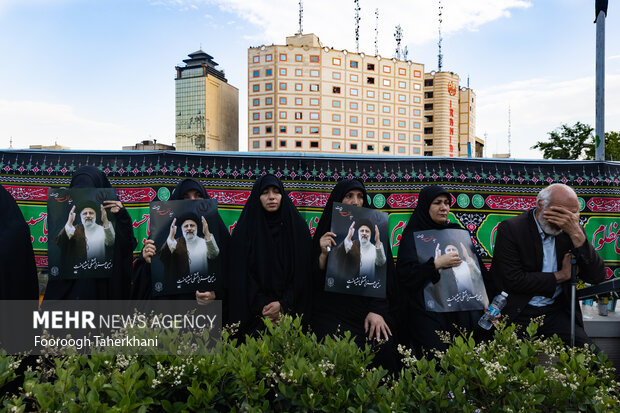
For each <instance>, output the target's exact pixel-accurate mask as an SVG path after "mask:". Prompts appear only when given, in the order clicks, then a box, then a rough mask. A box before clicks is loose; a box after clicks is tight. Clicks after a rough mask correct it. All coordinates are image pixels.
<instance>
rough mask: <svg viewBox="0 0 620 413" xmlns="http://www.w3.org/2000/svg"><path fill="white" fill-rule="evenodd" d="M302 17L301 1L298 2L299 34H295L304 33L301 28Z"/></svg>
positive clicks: (302, 4) (302, 7) (302, 5)
mask: <svg viewBox="0 0 620 413" xmlns="http://www.w3.org/2000/svg"><path fill="white" fill-rule="evenodd" d="M303 17H304V3H303V0H299V33H297V34H302V33H303V32H304V31H303V26H302V21H303Z"/></svg>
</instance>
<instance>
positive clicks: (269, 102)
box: [265, 98, 273, 105]
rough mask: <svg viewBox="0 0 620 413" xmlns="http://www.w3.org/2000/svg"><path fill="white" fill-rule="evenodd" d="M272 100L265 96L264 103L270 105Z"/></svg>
mask: <svg viewBox="0 0 620 413" xmlns="http://www.w3.org/2000/svg"><path fill="white" fill-rule="evenodd" d="M272 103H273V100H272V99H271V98H265V105H271V104H272Z"/></svg>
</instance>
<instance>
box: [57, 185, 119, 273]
mask: <svg viewBox="0 0 620 413" xmlns="http://www.w3.org/2000/svg"><path fill="white" fill-rule="evenodd" d="M119 205H120V201H118V198H117V196H116V192H115V190H114V189H112V188H88V189H86V188H81V189H66V188H59V189H55V188H54V189H50V190H49V191H48V194H47V208H48V214H49V215H48V227H49V238H48V255H49V266H50V279H77V278H109V277H110V276H111V275H112V273H111V271H112V263H113V258H114V243H115V230H114V214H113V213H111V212H113V211H112V209H113V208H114V209H118V208H119Z"/></svg>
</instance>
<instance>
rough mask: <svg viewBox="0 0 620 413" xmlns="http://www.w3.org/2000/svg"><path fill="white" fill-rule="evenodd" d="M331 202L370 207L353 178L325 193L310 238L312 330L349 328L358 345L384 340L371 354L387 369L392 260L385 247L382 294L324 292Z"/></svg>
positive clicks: (331, 237)
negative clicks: (370, 295) (382, 295)
mask: <svg viewBox="0 0 620 413" xmlns="http://www.w3.org/2000/svg"><path fill="white" fill-rule="evenodd" d="M334 202H341V203H343V204H348V205H355V206H358V207H364V208H370V205H369V204H368V197H367V196H366V188H365V187H364V184H363V183H362V182H360V181H358V180H357V179H345V180H343V181H340V182H338V184H337V185H336V186H335V187H334V189H333V190H332V193H331V194H330V195H329V199H328V200H327V204H325V208H324V209H323V214H322V215H321V219H320V221H319V223H318V225H317V227H316V231H315V233H314V237H313V239H312V265H313V276H312V277H313V287H314V288H313V290H314V299H313V306H312V320H311V326H312V330H313V331H314V332H315V333H316V335H317V337H319V338H322V337H324V336H326V335H328V334H336V333H337V332H338V331H340V333H342V332H344V331H347V330H348V331H350V332H351V334H352V335H353V336H354V337H355V341H356V343H357V344H358V345H360V346H363V345H364V344H365V342H366V337H368V338H369V339H371V340H372V339H381V340H388V342H387V343H386V344H384V345H382V346H381V347H380V348H379V349H378V352H377V354H376V356H375V361H376V363H377V364H381V365H383V367H385V368H386V369H389V370H390V371H395V369H396V353H395V349H396V347H395V344H394V341H395V340H394V338H393V336H392V334H393V333H394V332H395V326H394V323H393V317H392V312H393V311H392V308H391V307H390V304H394V302H393V301H392V302H390V300H391V299H392V298H393V296H394V292H395V285H394V271H395V270H394V260H393V258H392V253H391V252H390V250H389V249H388V251H387V254H386V258H387V269H386V283H387V285H386V298H374V297H362V296H357V295H351V294H340V293H333V292H325V291H324V286H325V270H326V268H327V256H328V254H329V251H328V247H329V248H330V249H332V248H335V247H336V242H335V238H336V234H334V233H333V232H330V228H331V221H332V212H333V205H334Z"/></svg>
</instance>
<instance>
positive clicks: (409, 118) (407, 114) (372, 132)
mask: <svg viewBox="0 0 620 413" xmlns="http://www.w3.org/2000/svg"><path fill="white" fill-rule="evenodd" d="M444 73H446V74H448V73H447V72H440V73H438V74H434V75H433V81H434V80H435V79H434V78H435V77H437V75H439V76H438V79H437V86H433V87H431V88H430V89H429V87H426V86H424V84H425V81H427V79H429V77H428V76H429V75H428V74H426V75H425V73H424V65H423V64H421V63H415V62H411V61H402V60H398V59H391V58H390V59H386V58H382V57H381V56H369V55H365V54H364V53H351V52H348V51H346V50H335V49H333V48H329V47H324V46H323V45H322V44H321V43H320V41H319V38H318V37H317V36H316V35H314V34H297V35H295V36H290V37H287V38H286V45H271V46H260V47H255V48H250V49H249V50H248V149H249V150H250V151H280V152H309V153H313V152H316V153H348V154H365V155H409V156H422V155H424V154H425V152H432V153H431V154H432V155H435V156H459V155H460V154H462V153H464V154H465V156H466V154H467V150H466V148H465V149H464V150H459V149H458V148H459V143H460V139H465V138H464V137H463V138H461V136H460V133H459V128H460V127H461V117H460V116H459V113H460V111H461V109H460V103H459V99H460V98H461V91H460V90H459V86H458V76H457V75H452V74H450V76H449V77H446V76H443V75H444ZM455 80H456V82H455ZM452 85H455V87H456V89H455V90H456V92H454V94H451V93H452V89H450V91H449V90H448V86H450V87H452ZM434 87H437V96H435V97H433V98H430V99H428V98H426V97H425V95H427V94H428V93H427V92H429V91H431V92H434ZM441 88H443V90H442V89H441ZM468 91H470V90H469V89H468ZM470 92H471V93H472V96H473V91H470ZM468 97H469V95H468ZM429 103H430V104H432V105H434V106H436V107H437V108H438V109H439V110H438V111H437V113H435V110H434V109H433V110H430V111H428V110H424V108H425V106H426V105H427V104H429ZM450 109H452V112H451V111H450ZM429 116H430V119H431V121H430V123H431V124H432V125H431V127H432V128H433V132H432V133H431V134H430V136H425V133H424V132H425V128H426V127H427V126H425V118H427V119H428V117H429ZM450 122H452V125H451V126H450ZM427 123H428V122H427ZM465 126H466V127H467V128H468V132H467V135H468V136H467V139H469V140H472V139H471V138H470V137H469V133H470V132H469V130H470V129H471V131H472V133H475V106H474V109H473V111H472V115H471V117H469V116H468V117H467V118H466V119H464V121H463V127H465ZM450 128H452V132H453V134H454V135H453V136H454V138H453V141H452V142H451V143H450V136H452V135H450V132H451V129H450ZM427 139H430V141H427ZM472 142H473V140H472ZM426 143H431V146H432V148H429V147H428V146H427V145H426ZM450 145H452V148H453V150H452V152H450ZM461 147H466V145H464V146H463V145H461ZM455 148H456V149H455ZM461 156H462V155H461Z"/></svg>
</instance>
